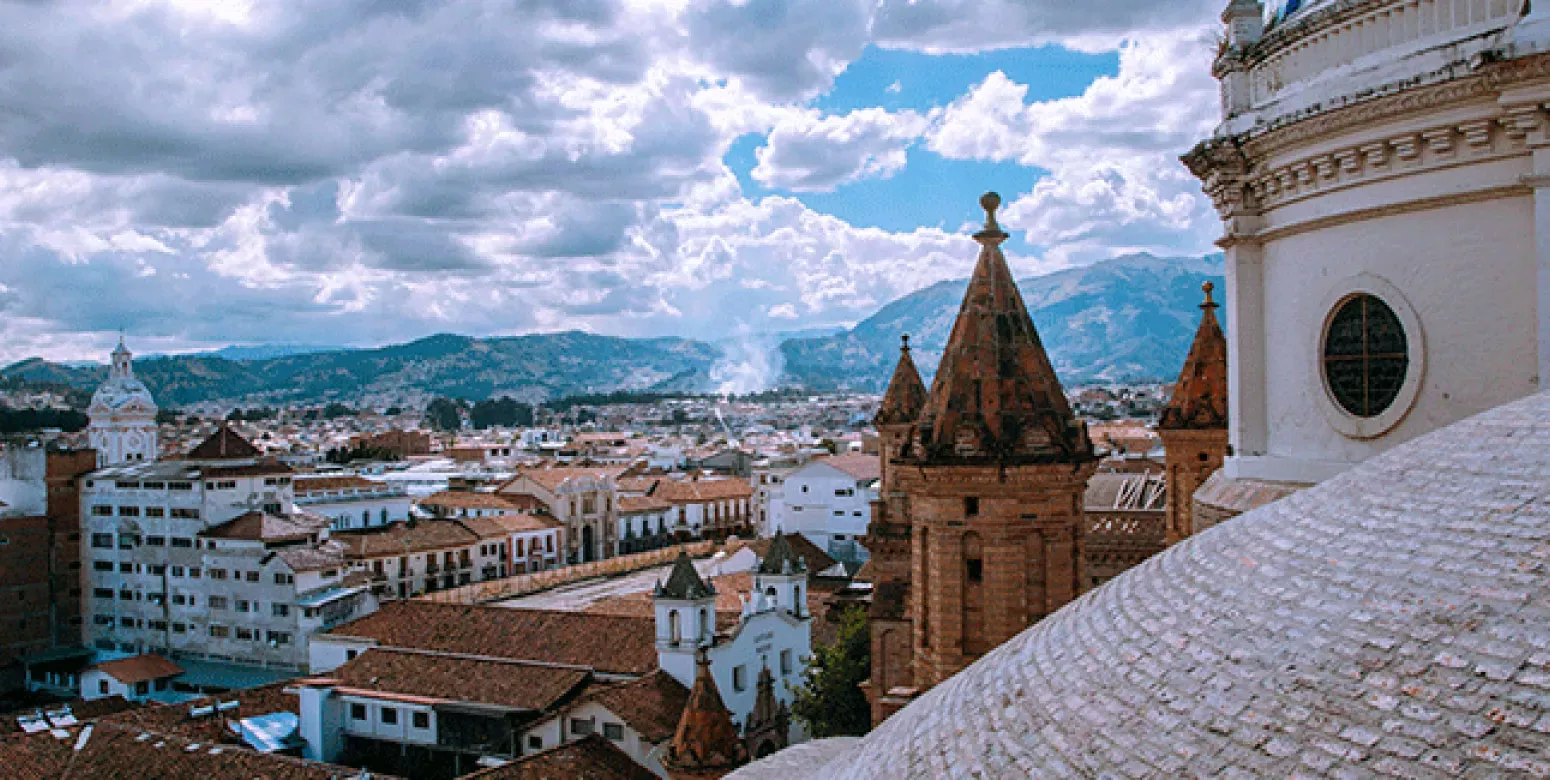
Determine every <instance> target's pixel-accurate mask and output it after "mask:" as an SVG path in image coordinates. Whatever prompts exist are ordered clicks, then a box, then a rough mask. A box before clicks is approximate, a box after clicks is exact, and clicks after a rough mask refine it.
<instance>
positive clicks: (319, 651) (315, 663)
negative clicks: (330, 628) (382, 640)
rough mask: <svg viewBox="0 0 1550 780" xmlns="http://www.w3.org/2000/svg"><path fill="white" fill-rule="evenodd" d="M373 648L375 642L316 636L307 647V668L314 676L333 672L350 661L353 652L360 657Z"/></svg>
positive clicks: (328, 635) (325, 635) (324, 635)
mask: <svg viewBox="0 0 1550 780" xmlns="http://www.w3.org/2000/svg"><path fill="white" fill-rule="evenodd" d="M373 647H376V643H375V642H371V641H367V640H364V639H347V638H343V637H336V636H333V635H331V634H323V635H319V636H315V637H313V638H312V641H311V642H310V643H309V645H308V647H307V660H308V667H307V668H308V669H309V670H310V671H311V673H312V674H322V673H324V672H331V671H333V670H335V669H338V668H339V667H341V666H344V665H345V663H346V662H347V661H349V660H350V653H351V651H353V652H354V653H355V654H356V655H360V654H361V653H364V652H366V651H367V650H369V649H371V648H373Z"/></svg>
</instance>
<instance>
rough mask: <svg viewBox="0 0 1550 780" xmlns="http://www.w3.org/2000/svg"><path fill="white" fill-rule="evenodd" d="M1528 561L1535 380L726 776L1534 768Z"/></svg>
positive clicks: (1547, 433) (1542, 407)
mask: <svg viewBox="0 0 1550 780" xmlns="http://www.w3.org/2000/svg"><path fill="white" fill-rule="evenodd" d="M1547 565H1550V392H1547V393H1541V394H1539V395H1536V396H1533V397H1530V398H1527V399H1524V400H1522V401H1519V402H1516V403H1512V404H1509V405H1506V406H1503V407H1500V408H1497V409H1495V410H1492V411H1489V412H1486V413H1485V414H1482V415H1479V416H1476V417H1473V418H1470V419H1468V420H1465V421H1463V422H1460V423H1456V424H1454V425H1452V426H1449V427H1447V428H1444V429H1442V430H1440V431H1437V432H1435V433H1432V434H1430V435H1427V436H1424V437H1421V438H1418V439H1416V440H1414V441H1411V442H1409V443H1407V444H1404V445H1401V446H1399V447H1396V448H1394V449H1392V450H1390V451H1389V452H1387V453H1385V454H1383V455H1380V456H1378V457H1375V458H1373V459H1371V460H1369V461H1367V462H1366V463H1364V464H1362V465H1360V466H1357V467H1356V468H1354V469H1352V470H1350V471H1348V472H1346V473H1344V474H1342V475H1340V476H1338V477H1335V478H1334V479H1331V480H1328V481H1326V482H1324V483H1321V484H1319V485H1317V486H1315V487H1313V488H1310V489H1307V490H1304V491H1302V492H1299V493H1296V494H1293V495H1291V496H1289V497H1287V498H1285V499H1283V500H1281V501H1277V502H1275V503H1272V504H1269V505H1267V506H1263V507H1261V508H1259V509H1256V510H1253V511H1250V512H1248V513H1245V514H1243V515H1241V516H1239V517H1237V518H1236V519H1233V520H1230V521H1227V522H1225V523H1223V524H1221V525H1219V526H1216V527H1214V528H1212V529H1210V530H1208V531H1205V532H1203V533H1200V534H1197V535H1196V536H1194V537H1192V538H1190V539H1188V540H1186V541H1184V542H1182V543H1180V544H1178V545H1175V546H1173V547H1171V548H1169V549H1168V550H1167V551H1166V552H1163V553H1162V554H1160V555H1157V556H1155V557H1153V558H1151V559H1149V560H1148V561H1146V562H1145V563H1143V564H1141V565H1140V566H1137V567H1135V568H1133V569H1131V570H1130V571H1128V572H1126V573H1124V574H1122V575H1121V576H1119V577H1117V578H1115V579H1114V580H1113V581H1111V582H1109V583H1108V584H1106V585H1104V586H1102V587H1100V588H1097V589H1095V590H1094V591H1092V592H1090V593H1088V594H1086V595H1084V596H1083V597H1081V598H1079V599H1077V600H1076V601H1074V602H1072V603H1071V604H1069V605H1067V606H1066V607H1065V608H1063V609H1061V610H1060V611H1059V612H1057V613H1055V614H1054V615H1052V616H1051V617H1049V618H1046V619H1045V620H1043V621H1041V622H1040V623H1038V624H1036V625H1034V626H1033V627H1031V628H1029V629H1028V630H1026V631H1024V632H1023V633H1022V634H1019V635H1018V636H1017V637H1015V638H1013V639H1012V640H1011V641H1009V642H1007V643H1006V644H1004V645H1002V646H1001V647H999V648H996V649H995V650H993V651H992V652H990V653H989V654H987V655H986V656H985V657H984V658H982V659H981V660H980V661H979V662H977V663H975V664H973V665H972V666H970V667H969V668H968V669H966V670H964V671H963V672H962V673H960V674H958V675H956V676H954V677H952V678H950V679H949V680H947V681H946V682H944V683H942V684H941V685H939V686H937V687H936V688H934V689H932V690H931V691H930V692H928V693H927V694H925V695H924V696H922V697H921V698H919V699H917V700H916V701H915V702H913V703H912V704H910V705H909V706H908V707H906V708H905V709H903V710H901V711H900V712H899V713H897V714H895V715H894V716H893V717H891V718H889V719H888V720H887V721H885V722H884V723H883V724H882V725H881V726H880V727H879V728H877V729H876V730H874V731H873V732H872V733H871V734H869V735H868V736H867V737H866V738H864V739H862V740H861V741H860V742H857V743H853V744H849V745H838V746H835V747H834V749H833V750H832V751H829V750H828V749H827V748H820V747H817V746H814V747H809V748H806V749H805V750H804V751H803V752H802V753H801V754H793V755H791V756H787V757H783V758H781V759H780V761H778V762H772V763H770V764H755V765H752V766H750V767H746V768H745V769H744V770H743V771H741V772H740V773H738V774H736V775H734V777H739V778H758V777H790V776H803V777H815V778H823V777H839V776H844V777H853V778H865V777H879V778H901V777H917V776H944V775H959V776H969V775H974V774H978V775H980V776H998V775H1006V774H1017V775H1019V776H1025V775H1041V776H1049V777H1057V776H1058V777H1064V776H1072V777H1094V776H1104V775H1116V776H1117V775H1135V776H1161V777H1178V776H1193V775H1202V776H1245V777H1247V776H1258V777H1288V776H1293V775H1297V774H1311V775H1321V776H1367V775H1374V774H1385V775H1396V776H1406V777H1444V776H1446V777H1459V776H1463V777H1496V776H1507V775H1522V774H1550V694H1547V690H1550V629H1547V628H1546V627H1547V626H1550V576H1547V573H1550V570H1547ZM803 756H806V758H804V757H803Z"/></svg>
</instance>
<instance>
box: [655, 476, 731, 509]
mask: <svg viewBox="0 0 1550 780" xmlns="http://www.w3.org/2000/svg"><path fill="white" fill-rule="evenodd" d="M752 496H753V485H750V484H748V480H746V479H737V478H730V479H664V480H661V481H660V482H658V483H657V486H656V488H654V489H653V490H652V491H651V497H652V498H656V499H661V500H663V501H667V502H669V503H673V504H699V503H704V502H706V501H722V500H725V499H739V498H749V497H752Z"/></svg>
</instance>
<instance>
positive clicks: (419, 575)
mask: <svg viewBox="0 0 1550 780" xmlns="http://www.w3.org/2000/svg"><path fill="white" fill-rule="evenodd" d="M562 536H563V529H562V528H561V527H560V525H559V523H558V522H556V521H555V520H554V519H552V518H549V517H545V516H542V515H533V514H518V513H509V514H505V515H492V516H483V517H469V518H463V519H454V520H420V521H415V522H408V523H403V522H400V523H392V524H390V525H387V526H384V527H380V528H371V529H365V530H360V531H348V532H343V533H336V534H334V535H333V536H332V539H333V540H334V541H336V542H338V543H339V544H341V545H343V546H344V554H345V559H346V560H347V561H348V566H349V568H350V570H351V571H355V572H360V573H362V574H363V575H364V576H366V577H368V578H369V580H370V582H371V585H372V590H373V592H375V593H376V594H377V595H378V596H379V597H383V598H399V599H403V598H409V597H411V596H415V595H419V594H422V593H430V592H433V591H437V590H444V589H447V588H454V587H457V586H460V585H467V584H470V583H474V582H483V581H485V580H491V579H496V578H499V577H506V576H510V575H514V574H524V573H527V572H533V571H543V570H545V569H550V568H554V567H556V566H558V565H559V563H560V550H561V549H563V541H562Z"/></svg>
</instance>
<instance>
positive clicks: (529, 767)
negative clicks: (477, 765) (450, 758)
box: [461, 734, 656, 780]
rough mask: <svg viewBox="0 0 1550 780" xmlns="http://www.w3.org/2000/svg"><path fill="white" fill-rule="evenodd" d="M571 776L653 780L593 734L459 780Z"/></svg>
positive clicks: (547, 779) (554, 779) (594, 779)
mask: <svg viewBox="0 0 1550 780" xmlns="http://www.w3.org/2000/svg"><path fill="white" fill-rule="evenodd" d="M571 777H578V778H580V777H584V778H587V780H656V775H654V774H652V773H650V772H648V771H646V768H645V767H643V766H641V765H640V764H637V763H635V759H633V758H630V757H629V755H628V754H626V753H625V752H624V751H622V750H620V749H619V748H617V747H614V745H613V743H612V742H609V741H608V740H606V739H604V738H602V737H601V736H598V735H596V734H593V735H592V736H590V737H585V738H583V739H579V740H577V741H575V742H569V743H566V744H564V745H560V746H557V747H553V748H550V749H548V750H545V751H543V752H540V753H534V754H533V755H530V756H525V757H523V758H520V759H517V760H516V761H513V762H511V763H509V764H506V765H505V766H499V767H495V768H493V769H486V770H483V771H480V772H475V773H473V774H471V775H463V777H462V778H461V780H559V779H560V778H571Z"/></svg>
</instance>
